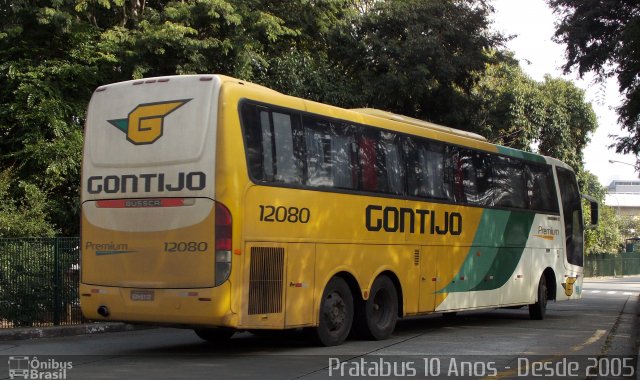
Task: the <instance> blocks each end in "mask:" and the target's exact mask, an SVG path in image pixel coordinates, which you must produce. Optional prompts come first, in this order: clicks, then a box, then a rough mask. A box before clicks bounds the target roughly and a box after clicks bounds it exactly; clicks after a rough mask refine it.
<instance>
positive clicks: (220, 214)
mask: <svg viewBox="0 0 640 380" xmlns="http://www.w3.org/2000/svg"><path fill="white" fill-rule="evenodd" d="M215 213H216V230H215V234H216V236H215V269H216V274H215V276H216V277H215V286H219V285H222V283H224V282H225V281H227V279H228V278H229V275H230V274H231V247H232V229H231V213H230V212H229V209H228V208H227V207H225V205H223V204H222V203H218V202H216V210H215Z"/></svg>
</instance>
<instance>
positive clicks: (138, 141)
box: [107, 99, 191, 145]
mask: <svg viewBox="0 0 640 380" xmlns="http://www.w3.org/2000/svg"><path fill="white" fill-rule="evenodd" d="M190 100H191V99H181V100H169V101H166V102H157V103H146V104H139V105H138V106H136V108H134V109H133V110H132V111H131V112H129V117H128V118H127V119H114V120H107V121H108V122H109V123H110V124H111V125H113V126H114V127H116V128H118V129H119V130H121V131H122V132H124V133H126V134H127V140H129V142H131V143H132V144H135V145H145V144H152V143H154V142H156V140H158V139H159V138H160V137H162V130H163V128H164V118H165V116H167V115H168V114H170V113H171V112H173V111H175V110H177V109H178V108H180V107H182V106H183V105H185V104H186V103H187V102H189V101H190Z"/></svg>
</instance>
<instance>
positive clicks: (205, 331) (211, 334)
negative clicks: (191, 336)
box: [193, 327, 236, 343]
mask: <svg viewBox="0 0 640 380" xmlns="http://www.w3.org/2000/svg"><path fill="white" fill-rule="evenodd" d="M193 332H195V333H196V335H197V336H198V337H199V338H200V339H203V340H206V341H207V342H210V343H222V342H226V341H227V340H229V339H230V338H231V336H233V334H235V332H236V330H234V329H229V328H224V327H211V328H198V329H193Z"/></svg>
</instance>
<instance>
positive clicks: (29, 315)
mask: <svg viewBox="0 0 640 380" xmlns="http://www.w3.org/2000/svg"><path fill="white" fill-rule="evenodd" d="M79 260H80V239H79V238H75V237H72V238H62V237H58V238H17V239H8V238H5V239H0V328H12V327H21V326H54V325H73V324H79V323H82V322H83V320H82V314H81V312H80V303H79V294H78V286H79V282H80V265H79Z"/></svg>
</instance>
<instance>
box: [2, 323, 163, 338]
mask: <svg viewBox="0 0 640 380" xmlns="http://www.w3.org/2000/svg"><path fill="white" fill-rule="evenodd" d="M148 328H151V327H149V326H138V325H130V324H127V323H121V322H99V323H85V324H81V325H74V326H51V327H17V328H11V329H0V341H7V340H24V339H37V338H56V337H63V336H73V335H91V334H102V333H109V332H122V331H134V330H141V329H148Z"/></svg>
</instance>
